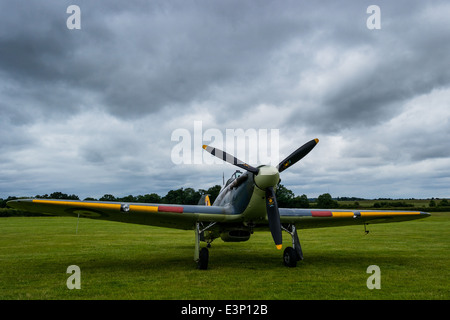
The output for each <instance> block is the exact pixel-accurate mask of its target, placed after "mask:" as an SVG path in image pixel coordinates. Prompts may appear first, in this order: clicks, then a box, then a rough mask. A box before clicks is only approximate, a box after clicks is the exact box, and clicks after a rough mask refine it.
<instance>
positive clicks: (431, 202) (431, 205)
mask: <svg viewBox="0 0 450 320" xmlns="http://www.w3.org/2000/svg"><path fill="white" fill-rule="evenodd" d="M428 206H429V207H430V208H434V207H436V201H434V200H430V202H429V203H428Z"/></svg>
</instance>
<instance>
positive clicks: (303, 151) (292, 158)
mask: <svg viewBox="0 0 450 320" xmlns="http://www.w3.org/2000/svg"><path fill="white" fill-rule="evenodd" d="M318 143H319V139H313V140H311V141H309V142H307V143H305V144H304V145H302V146H301V147H300V148H298V149H297V150H295V151H294V152H292V153H291V154H290V155H289V156H288V157H287V158H286V159H284V160H283V161H281V162H280V164H279V165H278V166H277V169H278V172H283V171H284V170H286V169H287V168H289V167H290V166H292V165H293V164H294V163H296V162H297V161H299V160H300V159H302V158H303V157H304V156H306V155H307V154H308V153H309V152H310V151H311V150H312V149H313V148H314V147H315V146H316V145H317V144H318Z"/></svg>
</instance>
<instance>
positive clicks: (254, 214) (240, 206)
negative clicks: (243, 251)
mask: <svg viewBox="0 0 450 320" xmlns="http://www.w3.org/2000/svg"><path fill="white" fill-rule="evenodd" d="M258 169H259V173H258V174H257V175H255V174H253V173H251V172H248V171H247V172H245V173H241V172H240V171H236V172H235V173H234V174H233V175H232V176H231V178H230V179H229V180H228V181H227V183H226V184H225V185H224V187H223V188H222V190H221V191H220V193H219V195H218V196H217V198H216V200H215V201H214V203H213V206H225V207H229V208H230V210H229V212H230V214H231V215H237V216H240V219H238V221H236V224H235V225H232V226H230V225H227V227H226V229H222V230H220V236H221V238H222V240H224V241H246V240H248V239H249V238H250V234H251V233H252V232H253V228H255V227H257V226H258V225H259V224H261V225H264V226H267V209H266V194H265V188H267V187H273V188H274V189H276V186H277V184H278V182H279V180H280V178H279V173H278V170H277V169H276V168H274V167H271V166H261V167H258Z"/></svg>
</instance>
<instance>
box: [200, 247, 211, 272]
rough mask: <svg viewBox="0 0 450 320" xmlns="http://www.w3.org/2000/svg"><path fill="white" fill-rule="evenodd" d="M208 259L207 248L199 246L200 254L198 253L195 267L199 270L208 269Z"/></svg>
mask: <svg viewBox="0 0 450 320" xmlns="http://www.w3.org/2000/svg"><path fill="white" fill-rule="evenodd" d="M208 259H209V252H208V249H207V248H201V249H200V254H199V259H198V262H197V267H198V268H199V269H200V270H206V269H208Z"/></svg>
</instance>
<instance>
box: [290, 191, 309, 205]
mask: <svg viewBox="0 0 450 320" xmlns="http://www.w3.org/2000/svg"><path fill="white" fill-rule="evenodd" d="M292 205H293V207H294V208H309V200H308V197H307V196H306V194H302V195H301V196H296V197H295V198H294V199H292Z"/></svg>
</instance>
